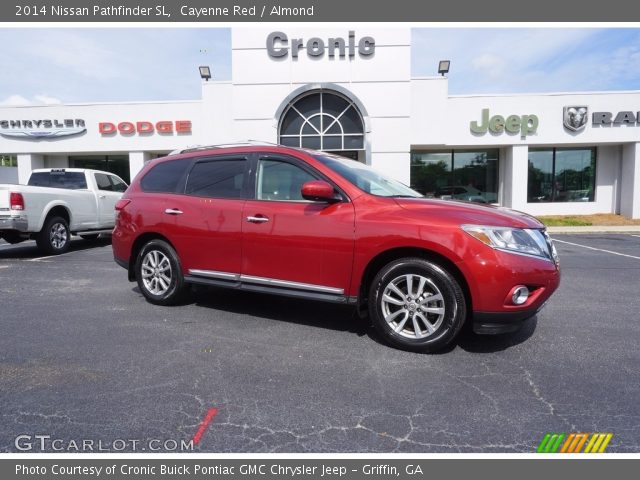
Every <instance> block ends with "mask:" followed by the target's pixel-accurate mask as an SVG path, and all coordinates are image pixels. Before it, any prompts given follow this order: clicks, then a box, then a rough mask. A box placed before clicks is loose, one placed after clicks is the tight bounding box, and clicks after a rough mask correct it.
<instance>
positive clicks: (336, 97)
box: [279, 90, 364, 151]
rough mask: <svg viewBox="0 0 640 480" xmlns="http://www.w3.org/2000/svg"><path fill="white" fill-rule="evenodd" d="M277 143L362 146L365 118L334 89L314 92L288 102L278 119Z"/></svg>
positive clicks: (343, 147)
mask: <svg viewBox="0 0 640 480" xmlns="http://www.w3.org/2000/svg"><path fill="white" fill-rule="evenodd" d="M279 142H280V144H282V145H286V146H291V147H304V148H311V149H315V150H325V151H340V150H362V149H364V121H363V120H362V116H361V115H360V111H359V110H358V109H357V107H356V105H354V103H353V102H352V101H351V100H349V99H348V98H346V97H344V96H342V95H340V94H338V93H337V92H333V91H331V92H330V91H325V90H322V91H315V92H311V93H308V94H305V95H303V96H301V97H298V98H297V99H296V100H294V101H293V102H291V103H290V104H289V106H288V108H287V109H286V110H285V111H284V113H283V115H282V118H281V120H280V129H279Z"/></svg>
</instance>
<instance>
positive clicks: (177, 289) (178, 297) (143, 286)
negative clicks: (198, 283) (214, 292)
mask: <svg viewBox="0 0 640 480" xmlns="http://www.w3.org/2000/svg"><path fill="white" fill-rule="evenodd" d="M153 252H156V254H157V256H156V263H157V265H159V266H155V267H154V266H153V265H152V263H153V262H152V260H153V256H154V255H156V254H154V253H153ZM148 255H151V257H150V259H149V261H150V262H151V263H148V262H147V260H146V259H147V256H148ZM163 258H166V259H167V261H168V264H169V269H168V270H167V269H165V270H164V271H162V269H163V268H165V267H166V264H165V263H163V262H164V260H163ZM156 268H157V270H156ZM143 269H144V270H145V271H144V272H143ZM150 272H153V273H152V275H153V276H154V277H155V283H154V279H153V277H152V278H151V279H150V280H147V281H145V278H144V274H149V273H150ZM135 274H136V280H137V282H138V288H139V289H140V291H141V292H142V294H143V295H144V297H145V298H146V299H147V300H148V301H149V302H151V303H153V304H155V305H175V304H177V303H180V302H181V301H183V300H184V298H185V296H186V294H187V292H188V285H186V284H185V282H184V276H183V275H182V267H181V265H180V259H179V258H178V255H177V253H176V251H175V250H174V249H173V247H172V246H171V245H169V244H168V243H167V242H165V241H164V240H160V239H155V240H150V241H149V242H147V243H146V244H145V245H144V246H143V247H142V248H141V249H140V253H139V254H138V258H136V264H135ZM163 274H164V276H163ZM166 277H168V278H169V281H168V282H167V281H166ZM165 284H166V288H165ZM154 285H155V288H154ZM154 290H155V291H154Z"/></svg>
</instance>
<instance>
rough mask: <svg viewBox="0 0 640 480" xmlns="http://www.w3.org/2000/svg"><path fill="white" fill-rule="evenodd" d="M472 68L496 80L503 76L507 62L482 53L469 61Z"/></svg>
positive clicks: (495, 56)
mask: <svg viewBox="0 0 640 480" xmlns="http://www.w3.org/2000/svg"><path fill="white" fill-rule="evenodd" d="M471 65H472V66H473V68H475V69H476V70H478V71H479V72H482V73H484V74H485V75H487V76H489V77H491V78H498V77H501V76H502V75H503V74H504V71H505V69H506V66H507V62H506V61H505V60H504V59H503V58H501V57H498V56H497V55H493V54H491V53H483V54H482V55H480V56H478V57H476V58H474V59H472V60H471Z"/></svg>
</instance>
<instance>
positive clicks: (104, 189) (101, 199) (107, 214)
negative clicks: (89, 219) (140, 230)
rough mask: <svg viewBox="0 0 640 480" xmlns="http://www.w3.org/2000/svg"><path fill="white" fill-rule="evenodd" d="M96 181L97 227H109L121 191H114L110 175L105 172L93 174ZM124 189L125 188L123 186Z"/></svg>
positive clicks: (112, 224)
mask: <svg viewBox="0 0 640 480" xmlns="http://www.w3.org/2000/svg"><path fill="white" fill-rule="evenodd" d="M93 175H94V178H95V182H96V188H97V190H96V196H97V197H98V228H110V227H113V226H114V225H115V219H116V217H115V207H116V203H117V202H118V200H120V197H121V196H122V191H116V190H115V188H116V187H115V186H114V184H113V182H112V181H111V178H110V177H111V175H107V174H106V173H98V172H95V173H94V174H93ZM125 190H126V188H125Z"/></svg>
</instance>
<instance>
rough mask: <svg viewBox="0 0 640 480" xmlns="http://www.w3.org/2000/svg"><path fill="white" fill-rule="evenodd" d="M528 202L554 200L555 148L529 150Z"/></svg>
mask: <svg viewBox="0 0 640 480" xmlns="http://www.w3.org/2000/svg"><path fill="white" fill-rule="evenodd" d="M527 183H528V193H527V201H528V202H551V201H553V150H538V151H534V150H529V178H528V181H527Z"/></svg>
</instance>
